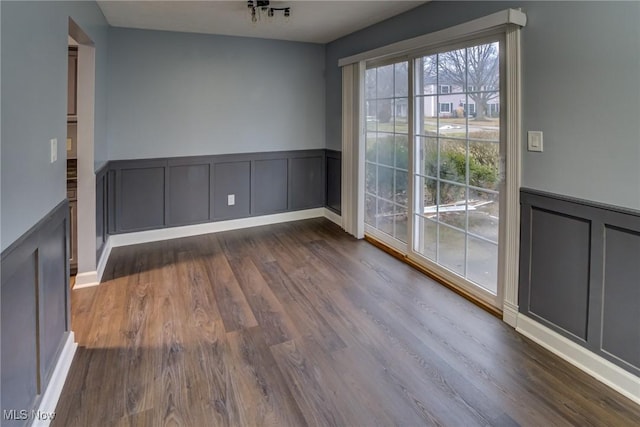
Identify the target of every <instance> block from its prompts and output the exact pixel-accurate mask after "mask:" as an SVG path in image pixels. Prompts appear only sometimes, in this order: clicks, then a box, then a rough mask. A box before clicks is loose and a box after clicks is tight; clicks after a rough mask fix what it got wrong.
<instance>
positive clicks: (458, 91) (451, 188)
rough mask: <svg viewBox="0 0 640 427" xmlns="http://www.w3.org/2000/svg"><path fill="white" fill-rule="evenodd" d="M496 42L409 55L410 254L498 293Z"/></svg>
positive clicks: (498, 160) (498, 206)
mask: <svg viewBox="0 0 640 427" xmlns="http://www.w3.org/2000/svg"><path fill="white" fill-rule="evenodd" d="M499 56H500V55H499V42H493V43H484V44H478V45H474V46H469V47H465V48H461V49H456V50H450V51H445V52H441V53H437V54H433V55H426V56H423V57H420V58H416V59H415V60H414V62H413V64H414V67H415V68H414V93H413V97H414V99H413V100H414V117H415V120H414V146H413V150H414V154H415V156H414V161H415V164H414V168H413V176H414V181H413V182H414V187H413V188H414V194H413V197H414V198H413V204H412V206H413V207H414V209H413V215H412V221H413V230H414V233H413V234H414V235H413V241H412V242H411V247H412V248H413V250H414V251H415V252H416V253H417V254H419V255H421V256H423V257H424V258H425V259H427V260H429V261H431V262H434V263H436V264H438V265H439V266H441V267H443V268H445V269H447V270H449V271H450V272H453V273H455V274H456V275H457V276H459V277H460V278H461V280H462V281H464V283H467V284H470V285H471V286H472V287H476V288H478V289H482V290H483V291H486V292H488V293H489V294H493V295H496V294H497V292H498V285H497V283H498V277H497V271H498V241H499V229H500V227H499V223H500V187H501V182H500V173H499V165H500V156H501V147H502V144H501V130H500V74H499V72H500V58H499Z"/></svg>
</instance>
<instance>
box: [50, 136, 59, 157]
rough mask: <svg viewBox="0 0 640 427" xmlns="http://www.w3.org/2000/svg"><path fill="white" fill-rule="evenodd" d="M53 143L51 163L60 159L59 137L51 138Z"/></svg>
mask: <svg viewBox="0 0 640 427" xmlns="http://www.w3.org/2000/svg"><path fill="white" fill-rule="evenodd" d="M49 143H50V144H51V163H53V162H55V161H56V160H58V138H53V139H50V140H49Z"/></svg>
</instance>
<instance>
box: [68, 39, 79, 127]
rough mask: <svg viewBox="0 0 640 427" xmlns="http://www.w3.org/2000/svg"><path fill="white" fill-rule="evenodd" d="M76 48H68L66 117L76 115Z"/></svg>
mask: <svg viewBox="0 0 640 427" xmlns="http://www.w3.org/2000/svg"><path fill="white" fill-rule="evenodd" d="M77 84H78V48H76V47H69V71H68V80H67V116H76V115H77V114H78V108H77V106H78V95H77Z"/></svg>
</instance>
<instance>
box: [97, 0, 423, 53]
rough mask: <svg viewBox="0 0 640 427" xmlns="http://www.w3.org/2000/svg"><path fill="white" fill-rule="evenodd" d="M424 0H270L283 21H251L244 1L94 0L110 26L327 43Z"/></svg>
mask: <svg viewBox="0 0 640 427" xmlns="http://www.w3.org/2000/svg"><path fill="white" fill-rule="evenodd" d="M422 3H427V2H426V1H380V0H377V1H376V0H373V1H372V0H355V1H338V0H329V1H327V0H324V1H315V0H290V1H271V6H272V7H287V6H290V7H291V17H290V18H289V19H288V20H285V18H284V17H283V16H282V15H281V14H279V15H276V16H275V17H274V18H271V20H269V19H268V18H267V17H263V18H262V19H261V20H259V21H258V22H257V23H252V22H251V15H250V12H249V10H248V8H247V2H246V1H245V0H235V1H216V0H209V1H186V0H177V1H176V0H174V1H167V0H141V1H109V0H99V1H98V5H99V6H100V8H101V9H102V12H103V13H104V16H105V17H106V19H107V22H109V24H110V25H112V26H114V27H128V28H141V29H148V30H166V31H183V32H192V33H206V34H224V35H231V36H243V37H260V38H267V39H278V40H292V41H300V42H311V43H328V42H330V41H333V40H335V39H338V38H340V37H342V36H345V35H347V34H350V33H352V32H354V31H357V30H360V29H362V28H365V27H368V26H369V25H372V24H375V23H377V22H380V21H383V20H385V19H387V18H390V17H392V16H395V15H398V14H400V13H402V12H405V11H407V10H409V9H413V8H414V7H417V6H419V5H420V4H422Z"/></svg>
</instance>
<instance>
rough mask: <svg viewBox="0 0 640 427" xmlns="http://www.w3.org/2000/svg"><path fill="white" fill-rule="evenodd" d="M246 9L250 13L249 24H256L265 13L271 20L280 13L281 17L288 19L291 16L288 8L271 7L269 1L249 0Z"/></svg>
mask: <svg viewBox="0 0 640 427" xmlns="http://www.w3.org/2000/svg"><path fill="white" fill-rule="evenodd" d="M247 7H248V8H249V12H250V13H251V22H254V23H255V22H258V20H259V19H260V15H261V14H264V13H266V14H267V16H268V17H269V18H273V17H274V16H275V15H276V13H277V12H282V16H284V17H285V18H289V17H290V16H291V8H290V7H271V4H270V1H269V0H264V1H263V0H249V1H247Z"/></svg>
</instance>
